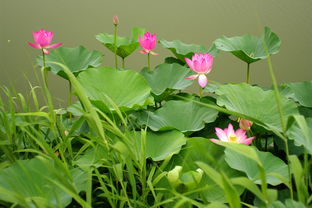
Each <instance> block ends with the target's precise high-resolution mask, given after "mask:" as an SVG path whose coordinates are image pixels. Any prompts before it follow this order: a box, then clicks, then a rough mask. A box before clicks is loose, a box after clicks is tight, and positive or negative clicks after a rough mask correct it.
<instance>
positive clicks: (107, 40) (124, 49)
mask: <svg viewBox="0 0 312 208" xmlns="http://www.w3.org/2000/svg"><path fill="white" fill-rule="evenodd" d="M144 32H145V29H143V28H138V27H135V28H133V29H132V35H131V39H129V38H126V37H119V36H117V40H116V45H117V55H118V56H120V57H122V58H126V57H127V56H129V55H130V54H131V53H133V51H135V50H136V49H137V48H138V47H139V45H140V44H139V43H138V36H139V35H141V36H142V35H143V34H144ZM96 39H97V40H98V41H100V42H101V43H102V44H103V45H104V46H105V47H106V48H108V49H109V50H110V51H112V52H113V53H115V45H114V35H110V34H108V33H100V34H98V35H96Z"/></svg>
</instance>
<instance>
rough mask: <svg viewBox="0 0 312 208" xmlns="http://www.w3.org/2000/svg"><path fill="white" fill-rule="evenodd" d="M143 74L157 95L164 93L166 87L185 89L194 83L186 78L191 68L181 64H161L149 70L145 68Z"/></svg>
mask: <svg viewBox="0 0 312 208" xmlns="http://www.w3.org/2000/svg"><path fill="white" fill-rule="evenodd" d="M141 74H142V75H143V76H144V77H145V79H146V80H147V82H148V83H149V85H150V86H151V88H152V92H153V93H154V94H155V95H160V94H162V93H163V92H164V91H165V90H166V89H174V90H183V89H185V88H186V87H188V86H190V85H191V84H192V81H191V80H187V79H185V77H187V76H190V75H191V74H192V73H191V70H190V69H188V68H186V67H184V66H181V65H179V64H166V63H165V64H161V65H158V66H157V67H156V68H155V69H154V70H153V71H151V72H149V71H148V70H147V68H144V69H143V71H142V72H141Z"/></svg>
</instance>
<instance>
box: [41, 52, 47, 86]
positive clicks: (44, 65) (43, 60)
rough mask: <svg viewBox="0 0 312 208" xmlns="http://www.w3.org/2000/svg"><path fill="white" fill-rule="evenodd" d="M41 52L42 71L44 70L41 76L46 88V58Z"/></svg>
mask: <svg viewBox="0 0 312 208" xmlns="http://www.w3.org/2000/svg"><path fill="white" fill-rule="evenodd" d="M41 51H42V65H43V69H42V70H44V73H43V74H42V75H43V81H44V85H45V86H46V87H47V88H48V73H47V70H46V57H45V53H44V51H43V49H42V50H41Z"/></svg>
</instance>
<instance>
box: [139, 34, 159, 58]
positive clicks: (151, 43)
mask: <svg viewBox="0 0 312 208" xmlns="http://www.w3.org/2000/svg"><path fill="white" fill-rule="evenodd" d="M139 43H140V45H141V47H142V48H143V49H142V50H140V53H143V54H148V53H150V54H152V55H158V53H155V52H153V51H152V50H153V49H154V48H155V47H156V34H153V35H152V34H150V33H149V32H146V33H144V37H143V38H142V37H141V36H139Z"/></svg>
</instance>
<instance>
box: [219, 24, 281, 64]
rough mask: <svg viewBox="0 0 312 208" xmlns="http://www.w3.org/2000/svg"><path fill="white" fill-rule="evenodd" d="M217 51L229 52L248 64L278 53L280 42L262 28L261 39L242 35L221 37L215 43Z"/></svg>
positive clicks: (266, 28) (275, 36) (267, 29)
mask: <svg viewBox="0 0 312 208" xmlns="http://www.w3.org/2000/svg"><path fill="white" fill-rule="evenodd" d="M215 45H216V47H217V48H218V49H219V50H222V51H228V52H231V53H232V54H233V55H235V56H236V57H238V58H239V59H241V60H242V61H244V62H246V63H248V64H250V63H253V62H256V61H259V60H261V59H266V58H267V57H268V56H270V55H272V54H276V53H278V52H279V49H280V45H281V41H280V39H279V37H278V36H277V35H276V34H275V33H273V32H271V29H270V28H268V27H265V28H264V32H263V35H262V36H261V37H254V36H252V35H243V36H238V37H231V38H228V37H222V38H219V39H217V40H216V41H215Z"/></svg>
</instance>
